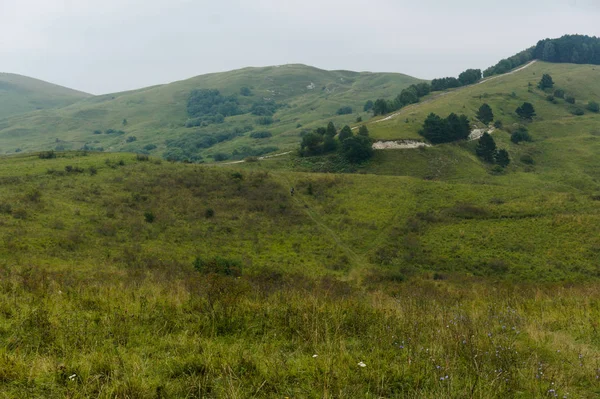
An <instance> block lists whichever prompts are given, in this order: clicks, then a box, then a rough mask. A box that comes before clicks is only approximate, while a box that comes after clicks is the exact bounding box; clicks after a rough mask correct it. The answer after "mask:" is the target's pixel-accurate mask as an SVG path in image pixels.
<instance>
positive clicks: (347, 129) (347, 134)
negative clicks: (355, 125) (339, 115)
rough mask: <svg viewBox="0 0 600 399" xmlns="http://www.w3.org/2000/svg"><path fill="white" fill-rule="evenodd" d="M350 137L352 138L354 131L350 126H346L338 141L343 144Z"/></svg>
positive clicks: (341, 131)
mask: <svg viewBox="0 0 600 399" xmlns="http://www.w3.org/2000/svg"><path fill="white" fill-rule="evenodd" d="M348 137H352V129H350V126H348V125H346V126H344V127H343V128H342V130H340V134H339V135H338V140H339V141H340V142H341V141H344V140H346V139H347V138H348Z"/></svg>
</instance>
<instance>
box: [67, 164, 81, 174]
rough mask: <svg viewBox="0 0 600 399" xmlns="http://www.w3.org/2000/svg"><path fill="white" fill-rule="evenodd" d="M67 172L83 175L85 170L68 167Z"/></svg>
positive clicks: (77, 167)
mask: <svg viewBox="0 0 600 399" xmlns="http://www.w3.org/2000/svg"><path fill="white" fill-rule="evenodd" d="M65 172H67V173H83V168H80V167H79V166H72V165H67V166H65Z"/></svg>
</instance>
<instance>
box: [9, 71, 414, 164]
mask: <svg viewBox="0 0 600 399" xmlns="http://www.w3.org/2000/svg"><path fill="white" fill-rule="evenodd" d="M418 81H419V80H417V79H415V78H412V77H409V76H406V75H402V74H392V73H357V72H349V71H324V70H320V69H317V68H312V67H308V66H305V65H284V66H279V67H277V66H275V67H266V68H245V69H240V70H236V71H231V72H225V73H215V74H209V75H203V76H198V77H196V78H192V79H189V80H185V81H180V82H175V83H172V84H168V85H164V86H157V87H151V88H146V89H142V90H137V91H133V92H126V93H117V94H111V95H105V96H98V97H93V98H89V99H87V100H84V101H81V102H78V103H77V104H74V105H72V106H69V107H66V108H63V109H60V110H46V111H38V112H34V113H30V114H27V115H21V116H18V117H13V118H8V119H4V120H0V148H2V150H3V151H4V152H5V153H10V152H13V151H14V150H15V149H16V148H20V149H22V150H24V151H32V150H40V149H52V148H56V147H59V149H79V148H81V147H83V146H84V145H86V144H87V145H88V146H89V147H94V148H100V147H101V148H102V149H103V150H105V151H120V150H126V151H142V150H143V148H144V147H145V146H147V145H156V146H157V148H156V149H154V150H152V151H151V153H152V154H156V155H162V154H163V153H164V152H165V150H167V147H166V145H165V142H166V140H169V139H180V138H184V139H185V138H186V137H190V136H193V137H196V136H198V137H200V136H216V135H218V134H221V133H224V132H231V131H232V130H234V129H235V128H240V129H241V128H243V127H245V126H252V127H253V128H254V129H255V130H268V131H269V132H271V133H272V135H273V137H272V138H269V139H261V140H258V139H252V138H250V137H249V134H248V133H245V134H244V135H242V136H240V137H235V139H233V140H228V141H225V142H222V143H219V144H217V145H214V146H212V147H211V148H207V149H204V150H201V151H197V152H198V153H199V154H200V155H202V156H203V157H210V156H211V155H212V154H215V153H218V152H222V153H226V154H231V153H232V152H233V151H234V150H236V149H238V150H239V149H242V148H243V147H250V148H257V147H258V148H260V147H271V150H273V149H274V147H276V148H278V149H281V150H283V149H289V148H294V147H295V146H296V145H297V144H298V143H299V141H300V137H299V135H300V133H301V131H302V129H304V128H309V129H310V128H314V127H316V126H318V125H323V124H326V123H327V122H328V121H330V120H332V121H334V122H335V123H336V124H339V125H341V124H346V123H351V122H353V121H355V120H356V118H357V117H358V116H363V117H366V116H367V115H366V113H363V112H362V108H363V104H364V103H365V101H366V100H368V99H371V98H376V97H381V96H384V97H390V96H394V95H396V94H397V93H398V92H399V91H401V90H402V89H403V88H405V87H407V86H409V85H410V84H413V83H415V82H418ZM242 87H248V88H250V89H251V91H252V95H251V96H248V97H244V96H239V95H238V94H239V92H240V89H241V88H242ZM195 89H218V90H220V92H221V93H222V94H223V95H227V96H229V95H238V98H239V101H240V103H241V105H242V107H245V108H246V109H247V108H249V107H250V106H251V104H253V103H256V102H260V101H263V100H264V99H269V100H273V101H276V102H277V103H278V104H280V105H282V108H280V109H279V110H278V112H277V113H276V114H275V115H274V116H273V119H274V120H275V123H273V124H272V125H270V126H258V125H257V116H254V115H251V114H249V113H247V114H244V115H238V116H233V117H228V118H226V119H225V123H222V124H212V125H210V126H208V127H204V128H201V127H196V128H186V127H185V123H186V121H187V119H188V115H187V111H186V107H187V100H188V98H189V95H190V93H191V91H192V90H195ZM343 106H350V107H352V108H353V110H354V113H353V114H351V115H344V116H339V115H336V111H337V110H338V109H339V108H340V107H343ZM359 111H361V112H359ZM124 119H126V120H127V124H126V125H124V124H123V120H124ZM300 125H301V127H300ZM107 129H114V130H122V131H124V132H125V134H124V135H110V134H109V135H107V134H94V133H93V132H94V131H95V130H100V131H105V130H107ZM131 136H134V137H135V138H136V141H135V142H129V143H128V142H127V139H128V138H129V137H131ZM130 140H133V139H130ZM194 151H195V149H194Z"/></svg>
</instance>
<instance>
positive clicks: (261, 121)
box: [256, 116, 273, 126]
mask: <svg viewBox="0 0 600 399" xmlns="http://www.w3.org/2000/svg"><path fill="white" fill-rule="evenodd" d="M256 123H257V124H258V125H262V126H267V125H271V124H273V118H272V117H270V116H261V117H260V118H257V119H256Z"/></svg>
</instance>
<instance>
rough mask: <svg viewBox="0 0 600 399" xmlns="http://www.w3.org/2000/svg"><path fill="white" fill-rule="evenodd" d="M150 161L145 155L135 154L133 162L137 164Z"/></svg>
mask: <svg viewBox="0 0 600 399" xmlns="http://www.w3.org/2000/svg"><path fill="white" fill-rule="evenodd" d="M149 159H150V157H149V156H148V155H146V154H136V155H135V160H136V161H138V162H146V161H148V160H149Z"/></svg>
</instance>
